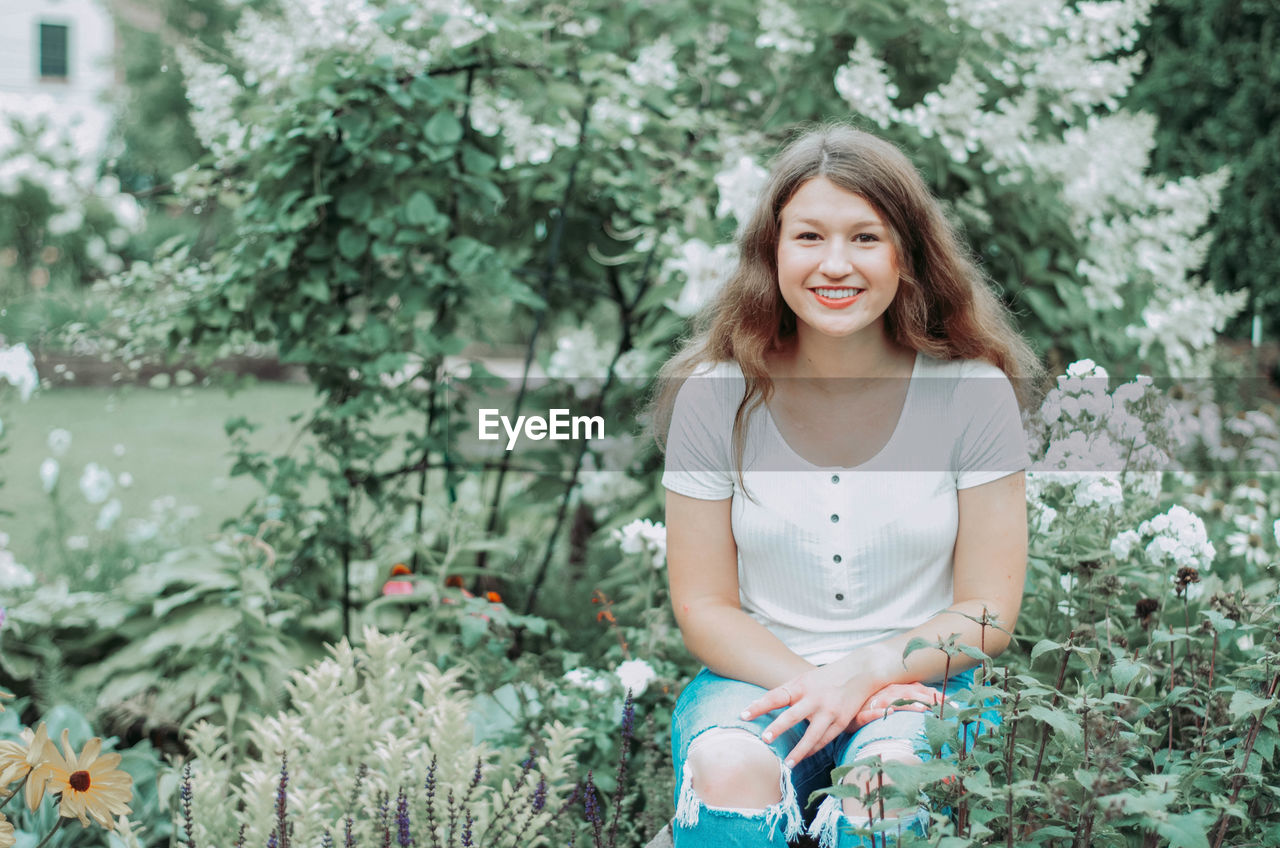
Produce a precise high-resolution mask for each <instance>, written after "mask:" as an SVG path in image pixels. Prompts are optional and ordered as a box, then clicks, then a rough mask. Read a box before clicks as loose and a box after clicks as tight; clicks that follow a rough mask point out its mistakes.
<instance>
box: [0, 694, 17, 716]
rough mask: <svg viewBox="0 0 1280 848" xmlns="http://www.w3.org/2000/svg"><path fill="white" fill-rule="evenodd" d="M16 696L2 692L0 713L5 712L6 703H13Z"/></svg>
mask: <svg viewBox="0 0 1280 848" xmlns="http://www.w3.org/2000/svg"><path fill="white" fill-rule="evenodd" d="M15 697H16V696H15V695H13V694H11V693H9V692H0V713H2V712H4V702H5V701H12V700H13V699H14V698H15Z"/></svg>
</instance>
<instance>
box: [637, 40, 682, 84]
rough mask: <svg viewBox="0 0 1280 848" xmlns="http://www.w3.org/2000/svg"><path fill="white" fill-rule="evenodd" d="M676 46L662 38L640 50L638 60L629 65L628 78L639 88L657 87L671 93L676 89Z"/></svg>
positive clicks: (677, 73)
mask: <svg viewBox="0 0 1280 848" xmlns="http://www.w3.org/2000/svg"><path fill="white" fill-rule="evenodd" d="M675 60H676V46H675V45H674V44H672V43H671V39H670V38H669V37H667V36H665V35H664V36H662V37H661V38H659V39H658V40H657V41H655V42H654V43H653V44H649V45H646V46H644V47H641V48H640V51H639V52H638V53H637V54H636V60H635V61H634V62H632V63H630V64H629V65H627V76H628V77H629V78H630V79H631V81H632V82H633V83H635V84H636V85H639V86H656V87H658V88H661V89H664V90H666V91H670V90H671V89H673V88H675V87H676V82H677V81H678V80H679V72H678V71H677V70H676V61H675Z"/></svg>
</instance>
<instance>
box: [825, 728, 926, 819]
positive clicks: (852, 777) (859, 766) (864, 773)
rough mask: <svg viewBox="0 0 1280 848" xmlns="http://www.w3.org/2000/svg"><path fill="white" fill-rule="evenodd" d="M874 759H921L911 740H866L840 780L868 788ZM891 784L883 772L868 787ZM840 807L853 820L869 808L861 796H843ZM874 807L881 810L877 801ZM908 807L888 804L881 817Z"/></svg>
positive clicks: (916, 760)
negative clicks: (851, 767)
mask: <svg viewBox="0 0 1280 848" xmlns="http://www.w3.org/2000/svg"><path fill="white" fill-rule="evenodd" d="M876 759H878V760H880V761H881V762H883V763H919V762H923V760H922V758H921V757H920V755H919V754H917V753H916V750H915V745H914V744H913V743H912V742H911V741H910V740H907V739H896V738H892V739H880V740H877V741H875V742H871V743H868V744H867V745H866V746H865V747H864V748H862V750H860V751H859V752H858V754H857V756H856V757H855V758H854V760H853V764H852V765H853V766H854V768H853V770H852V771H850V772H849V773H848V774H847V775H845V777H844V779H843V780H842V781H841V782H842V783H852V784H855V785H858V786H859V788H860V789H862V790H863V791H864V793H865V792H866V790H867V789H868V784H871V783H872V779H871V775H872V773H873V771H874V770H873V769H872V768H871V762H872V761H873V760H876ZM892 784H893V781H892V780H890V779H889V777H888V776H887V775H883V773H882V774H880V775H877V776H876V777H875V779H874V785H872V786H870V788H873V789H874V788H877V787H880V786H890V785H892ZM842 806H843V807H844V813H845V815H846V816H848V817H849V818H850V819H855V820H856V819H862V818H865V817H866V814H867V810H868V808H867V805H866V802H865V801H864V800H863V799H860V798H845V799H844V800H843V802H842ZM876 807H877V813H879V810H880V809H884V807H883V806H882V805H880V804H877V805H876ZM907 809H910V808H908V807H901V808H900V807H891V808H890V809H885V810H884V816H885V817H886V818H896V817H897V816H899V815H901V814H902V813H903V812H905V811H906V810H907Z"/></svg>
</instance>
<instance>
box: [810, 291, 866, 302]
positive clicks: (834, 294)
mask: <svg viewBox="0 0 1280 848" xmlns="http://www.w3.org/2000/svg"><path fill="white" fill-rule="evenodd" d="M814 291H816V292H818V293H819V294H821V295H822V296H823V297H829V298H831V299H832V300H839V299H840V298H842V297H853V296H854V295H855V294H857V293H858V292H860V291H862V289H814Z"/></svg>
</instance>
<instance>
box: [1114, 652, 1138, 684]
mask: <svg viewBox="0 0 1280 848" xmlns="http://www.w3.org/2000/svg"><path fill="white" fill-rule="evenodd" d="M1145 670H1146V666H1144V665H1142V663H1138V662H1134V661H1133V660H1131V659H1129V658H1128V657H1122V658H1121V659H1118V660H1116V664H1115V665H1113V666H1112V667H1111V679H1112V680H1113V681H1115V685H1116V688H1117V689H1125V688H1127V687H1128V686H1129V684H1130V683H1132V682H1133V679H1134V678H1135V677H1137V676H1138V675H1139V674H1142V672H1143V671H1145Z"/></svg>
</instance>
